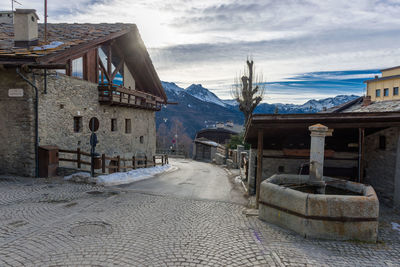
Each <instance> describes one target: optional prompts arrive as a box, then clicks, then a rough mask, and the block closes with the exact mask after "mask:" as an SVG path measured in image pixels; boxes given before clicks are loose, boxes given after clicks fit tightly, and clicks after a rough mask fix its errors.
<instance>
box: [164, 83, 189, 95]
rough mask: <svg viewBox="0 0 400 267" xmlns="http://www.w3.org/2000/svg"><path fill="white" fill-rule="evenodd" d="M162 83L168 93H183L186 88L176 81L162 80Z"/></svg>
mask: <svg viewBox="0 0 400 267" xmlns="http://www.w3.org/2000/svg"><path fill="white" fill-rule="evenodd" d="M161 85H162V86H163V87H164V90H165V91H166V93H167V94H168V93H172V94H179V93H181V92H182V91H183V90H184V89H183V88H181V87H179V86H178V85H176V84H175V83H170V82H163V81H162V82H161Z"/></svg>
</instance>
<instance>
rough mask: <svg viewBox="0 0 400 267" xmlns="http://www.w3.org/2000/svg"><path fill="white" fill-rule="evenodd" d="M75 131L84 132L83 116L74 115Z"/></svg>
mask: <svg viewBox="0 0 400 267" xmlns="http://www.w3.org/2000/svg"><path fill="white" fill-rule="evenodd" d="M74 132H75V133H80V132H82V117H74Z"/></svg>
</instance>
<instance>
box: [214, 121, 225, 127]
mask: <svg viewBox="0 0 400 267" xmlns="http://www.w3.org/2000/svg"><path fill="white" fill-rule="evenodd" d="M216 127H217V128H224V123H223V122H217V124H216Z"/></svg>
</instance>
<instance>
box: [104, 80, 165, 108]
mask: <svg viewBox="0 0 400 267" xmlns="http://www.w3.org/2000/svg"><path fill="white" fill-rule="evenodd" d="M98 88H99V102H100V103H101V104H105V105H115V106H127V107H132V108H139V109H148V110H155V111H159V110H161V107H162V105H163V104H164V101H163V99H162V98H160V97H157V96H154V95H151V94H147V93H144V92H141V91H138V90H133V89H128V88H125V87H122V86H118V85H115V84H112V85H110V84H99V86H98Z"/></svg>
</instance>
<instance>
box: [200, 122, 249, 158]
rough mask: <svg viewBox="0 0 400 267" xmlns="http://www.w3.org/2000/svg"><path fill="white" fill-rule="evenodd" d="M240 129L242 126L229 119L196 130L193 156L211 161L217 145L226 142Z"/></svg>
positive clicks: (238, 132) (239, 131)
mask: <svg viewBox="0 0 400 267" xmlns="http://www.w3.org/2000/svg"><path fill="white" fill-rule="evenodd" d="M242 131H243V126H241V125H237V124H234V123H233V122H231V121H227V122H226V123H223V122H218V123H216V124H215V126H214V127H209V128H205V129H202V130H200V131H198V132H197V133H196V137H195V140H194V149H193V158H194V159H197V160H205V161H212V160H213V159H214V157H215V153H216V152H217V147H218V146H224V145H226V144H228V143H229V141H230V139H231V138H232V136H233V135H239V134H240V133H241V132H242Z"/></svg>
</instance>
